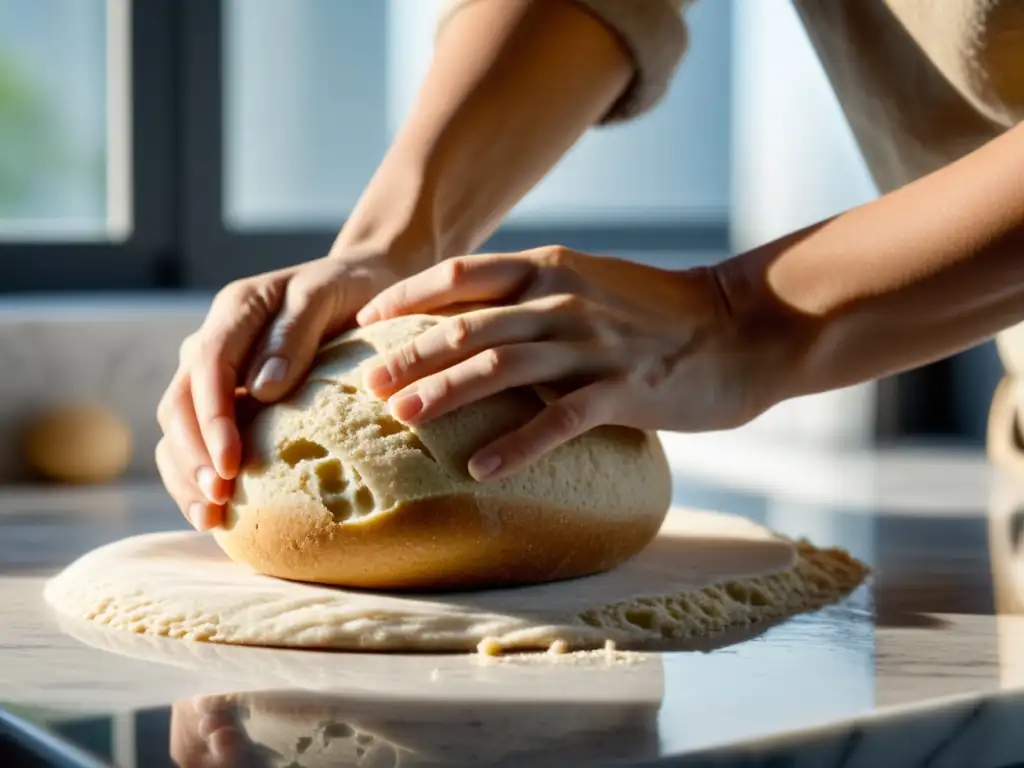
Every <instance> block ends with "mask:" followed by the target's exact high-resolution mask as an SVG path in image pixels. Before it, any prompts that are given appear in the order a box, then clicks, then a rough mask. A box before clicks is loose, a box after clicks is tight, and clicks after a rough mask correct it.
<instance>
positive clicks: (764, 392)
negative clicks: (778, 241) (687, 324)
mask: <svg viewBox="0 0 1024 768" xmlns="http://www.w3.org/2000/svg"><path fill="white" fill-rule="evenodd" d="M770 263H771V257H769V256H767V254H765V253H764V251H763V250H762V249H758V250H755V251H750V252H747V253H743V254H739V255H737V256H733V257H731V258H729V259H726V260H724V261H722V262H719V263H718V264H716V265H714V266H713V267H711V268H710V270H711V273H712V275H713V276H714V279H715V283H716V284H717V288H718V291H719V294H720V299H721V302H722V305H723V312H724V314H725V315H726V317H727V322H728V323H729V324H730V326H731V328H730V334H731V335H732V337H733V339H734V341H735V345H736V347H737V349H738V351H739V355H738V357H739V359H741V360H742V361H743V364H742V368H743V370H741V371H738V372H737V375H740V376H743V377H744V378H746V380H747V381H749V382H751V389H752V392H751V395H750V396H751V399H752V401H753V402H752V404H751V408H752V410H753V411H754V412H756V413H761V412H763V411H766V410H768V409H769V408H771V407H773V406H775V405H777V404H778V403H781V402H783V401H785V400H789V399H791V398H793V397H798V396H801V395H805V394H811V393H812V392H815V391H817V389H818V388H817V387H815V386H814V384H813V382H811V381H809V380H808V375H807V372H808V369H809V365H808V361H809V360H810V358H811V354H812V350H813V348H814V346H815V339H816V338H817V337H818V336H819V335H820V328H819V327H818V326H819V322H818V320H819V319H817V318H814V317H812V316H810V315H806V314H802V313H800V312H799V311H797V310H795V309H794V308H792V307H790V306H788V305H786V304H785V302H783V301H782V300H780V298H779V297H778V296H777V295H776V294H775V293H774V291H773V290H772V288H771V285H770V283H769V281H768V271H767V270H768V266H769V265H770Z"/></svg>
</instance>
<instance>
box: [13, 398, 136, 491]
mask: <svg viewBox="0 0 1024 768" xmlns="http://www.w3.org/2000/svg"><path fill="white" fill-rule="evenodd" d="M22 447H23V450H24V454H25V460H26V462H27V463H28V465H29V466H30V467H31V468H32V469H33V470H34V471H35V472H37V473H38V474H39V475H40V476H41V477H43V478H45V479H47V480H53V481H56V482H61V483H79V484H99V483H108V482H111V481H113V480H116V479H117V478H118V477H120V476H121V475H122V474H124V472H125V470H126V469H127V468H128V465H129V464H130V463H131V459H132V431H131V427H130V426H129V425H128V424H127V423H125V421H124V419H122V418H121V417H120V416H119V415H118V414H117V413H116V412H114V411H113V410H111V409H110V408H107V407H106V406H103V405H98V404H81V405H66V406H61V407H55V408H52V409H50V410H48V411H45V412H43V413H40V414H38V415H36V416H34V417H33V418H32V419H31V420H29V422H28V423H27V424H26V425H25V428H24V432H23V434H22Z"/></svg>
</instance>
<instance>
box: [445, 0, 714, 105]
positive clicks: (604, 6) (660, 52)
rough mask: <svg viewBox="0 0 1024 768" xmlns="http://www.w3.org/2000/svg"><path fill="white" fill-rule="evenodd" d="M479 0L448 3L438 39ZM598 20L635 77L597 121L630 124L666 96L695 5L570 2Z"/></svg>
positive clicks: (681, 1) (661, 0)
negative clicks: (630, 61)
mask: <svg viewBox="0 0 1024 768" xmlns="http://www.w3.org/2000/svg"><path fill="white" fill-rule="evenodd" d="M471 2H479V0H447V2H445V3H444V10H443V12H442V14H441V17H440V20H439V22H438V33H440V31H441V29H442V28H443V27H444V25H445V24H446V23H447V21H448V20H449V19H450V18H451V17H452V16H453V15H454V14H455V13H457V12H458V11H459V10H460V9H461V8H463V7H464V6H466V5H468V4H469V3H471ZM573 2H575V3H578V4H579V5H580V6H582V7H583V8H585V9H586V10H587V11H589V12H590V13H591V14H592V15H593V16H594V17H596V18H597V19H599V20H601V21H602V22H603V23H604V24H605V25H607V26H608V28H609V29H610V30H611V31H612V32H613V33H614V34H615V35H616V36H617V37H618V39H619V40H620V41H621V42H622V44H623V45H624V46H625V48H626V50H627V51H629V54H630V56H632V58H633V63H634V66H635V68H636V73H635V75H634V77H633V80H632V81H631V82H630V85H629V86H628V87H627V89H626V91H625V92H624V93H623V94H622V96H621V97H620V98H619V99H618V101H616V102H615V104H614V105H612V108H611V109H610V110H609V111H608V113H607V114H606V115H605V116H604V117H603V118H601V120H600V121H599V122H600V123H602V124H611V123H622V122H627V121H629V120H632V119H634V118H636V117H638V116H640V115H642V114H644V113H645V112H647V111H648V110H650V109H652V108H653V107H654V106H656V105H657V104H658V103H659V102H660V101H661V100H662V99H663V98H664V96H665V94H666V93H667V92H668V89H669V86H670V85H671V83H672V79H673V78H674V77H675V74H676V70H677V68H678V67H679V63H680V62H681V61H682V59H683V56H684V54H685V53H686V48H687V43H688V35H687V27H686V22H685V20H684V18H683V12H684V10H685V9H686V7H687V6H689V5H690V4H691V3H693V2H694V0H573Z"/></svg>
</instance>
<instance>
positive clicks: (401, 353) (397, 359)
mask: <svg viewBox="0 0 1024 768" xmlns="http://www.w3.org/2000/svg"><path fill="white" fill-rule="evenodd" d="M421 359H422V355H421V354H420V349H419V345H418V344H417V343H416V341H413V342H411V343H409V344H403V345H402V346H400V347H399V348H398V349H397V350H396V353H395V354H394V355H392V357H391V362H392V366H393V370H392V371H391V373H406V372H408V371H410V370H412V369H413V368H415V367H416V366H417V365H418V364H419V362H420V360H421Z"/></svg>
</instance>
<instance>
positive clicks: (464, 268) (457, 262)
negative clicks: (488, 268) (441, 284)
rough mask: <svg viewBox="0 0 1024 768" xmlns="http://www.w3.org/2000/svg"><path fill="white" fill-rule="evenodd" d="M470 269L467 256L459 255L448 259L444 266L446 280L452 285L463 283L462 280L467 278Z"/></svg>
mask: <svg viewBox="0 0 1024 768" xmlns="http://www.w3.org/2000/svg"><path fill="white" fill-rule="evenodd" d="M468 270H469V262H468V261H467V260H466V257H464V256H459V257H457V258H453V259H448V260H447V261H446V262H445V266H444V279H445V282H446V283H447V284H448V285H452V286H456V285H461V284H462V281H463V280H465V278H466V273H467V272H468Z"/></svg>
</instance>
